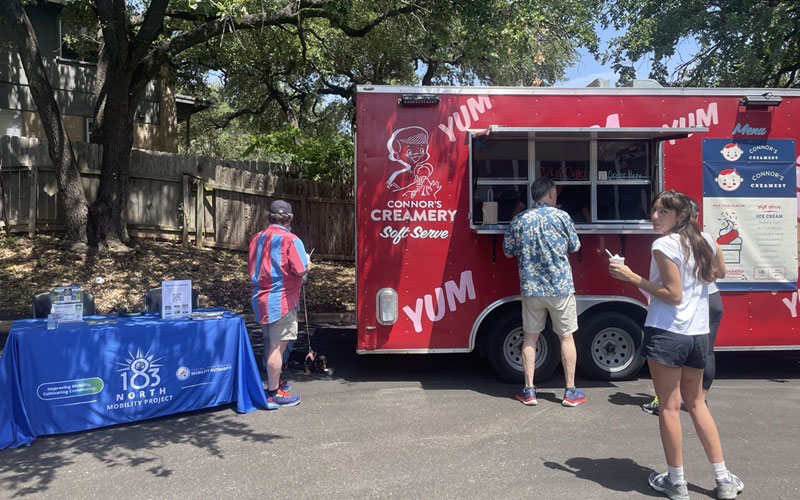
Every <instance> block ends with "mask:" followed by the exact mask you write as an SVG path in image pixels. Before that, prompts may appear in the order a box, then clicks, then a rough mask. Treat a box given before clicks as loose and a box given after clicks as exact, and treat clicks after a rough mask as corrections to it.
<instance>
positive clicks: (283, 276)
mask: <svg viewBox="0 0 800 500" xmlns="http://www.w3.org/2000/svg"><path fill="white" fill-rule="evenodd" d="M248 264H249V266H248V267H249V270H250V280H251V281H252V282H253V294H252V297H251V303H252V306H253V313H255V317H256V321H257V322H259V323H261V324H269V323H274V322H276V321H278V320H279V319H281V318H282V317H283V316H285V315H286V314H287V313H288V312H289V311H291V310H293V309H296V308H297V306H298V305H299V303H300V287H301V286H302V285H303V274H305V273H306V272H307V271H308V255H307V254H306V248H305V246H303V242H302V241H301V240H300V238H298V237H297V236H296V235H294V234H292V232H291V231H289V230H288V229H287V228H285V227H283V226H281V225H279V224H270V225H269V227H267V228H266V229H265V230H263V231H261V232H260V233H258V234H257V235H255V236H254V237H253V239H252V240H250V258H249V261H248Z"/></svg>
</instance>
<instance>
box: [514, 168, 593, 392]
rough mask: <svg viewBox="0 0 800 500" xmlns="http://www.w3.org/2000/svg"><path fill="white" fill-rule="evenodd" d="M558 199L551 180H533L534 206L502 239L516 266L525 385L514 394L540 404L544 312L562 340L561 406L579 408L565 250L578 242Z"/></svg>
mask: <svg viewBox="0 0 800 500" xmlns="http://www.w3.org/2000/svg"><path fill="white" fill-rule="evenodd" d="M557 196H558V192H557V190H556V185H555V184H554V183H553V181H552V180H550V179H547V178H540V179H536V181H534V183H533V185H532V186H531V197H532V198H533V200H534V204H533V207H531V208H530V209H529V210H526V211H524V212H521V213H519V214H518V215H517V216H515V217H514V219H512V221H511V225H510V226H509V228H508V231H506V235H505V238H504V239H503V252H504V253H505V254H506V257H508V258H511V257H517V263H518V264H519V282H520V292H521V295H522V330H523V332H524V334H525V335H524V340H523V342H522V365H523V369H524V372H525V386H524V387H523V388H522V389H520V391H519V392H517V394H516V398H517V399H518V400H520V401H522V403H523V404H526V405H536V404H537V403H538V402H537V400H536V389H535V388H534V386H533V367H534V365H535V363H536V342H537V341H538V340H539V334H540V333H541V332H542V330H544V326H545V321H546V320H547V313H548V312H549V313H550V319H551V321H552V323H553V331H554V332H555V333H556V334H557V335H558V337H559V339H560V340H561V364H562V365H563V367H564V378H565V380H566V386H567V387H566V390H565V391H564V399H563V400H562V401H561V404H562V405H564V406H578V405H579V404H581V403H585V402H586V394H585V393H584V392H583V390H581V389H578V388H576V387H575V362H576V360H577V353H576V350H575V340H574V339H573V338H572V334H573V333H574V332H575V331H577V330H578V315H577V309H576V306H575V286H574V285H573V283H572V268H571V267H570V265H569V258H568V256H567V253H568V252H577V251H578V250H579V249H580V247H581V242H580V240H579V239H578V234H577V233H576V232H575V226H574V225H573V223H572V219H571V218H570V216H569V214H567V213H566V212H564V211H563V210H559V209H558V208H556V198H557Z"/></svg>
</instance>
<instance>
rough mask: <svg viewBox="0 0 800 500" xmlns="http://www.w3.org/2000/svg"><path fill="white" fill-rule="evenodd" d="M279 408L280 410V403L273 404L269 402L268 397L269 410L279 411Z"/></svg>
mask: <svg viewBox="0 0 800 500" xmlns="http://www.w3.org/2000/svg"><path fill="white" fill-rule="evenodd" d="M278 408H280V406H279V405H278V403H273V402H272V401H270V400H269V397H267V410H277V409H278Z"/></svg>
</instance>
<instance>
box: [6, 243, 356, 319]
mask: <svg viewBox="0 0 800 500" xmlns="http://www.w3.org/2000/svg"><path fill="white" fill-rule="evenodd" d="M60 244H61V240H59V239H58V238H56V237H53V236H47V235H40V236H37V237H36V238H34V239H29V238H27V237H0V320H10V319H18V318H25V317H31V299H32V298H33V296H34V294H36V293H38V292H43V291H48V290H50V289H52V288H53V287H54V286H56V285H60V284H71V283H82V284H83V287H84V289H86V290H89V291H90V292H92V294H94V297H95V305H96V307H97V313H98V314H107V313H110V312H112V311H116V310H118V309H119V308H120V307H125V308H126V309H127V310H129V311H138V310H139V309H141V308H142V307H143V305H144V294H145V292H146V291H147V290H149V289H150V288H154V287H157V286H161V281H162V280H173V279H191V280H192V287H193V288H195V289H196V290H198V291H199V293H200V306H201V307H211V306H220V307H226V308H228V309H230V310H232V311H234V312H236V313H239V314H250V313H252V310H251V308H250V302H249V300H250V299H249V296H250V279H249V276H248V273H247V254H246V253H244V252H236V251H228V250H219V249H209V248H206V249H197V248H195V247H189V248H184V247H183V246H181V245H180V244H175V243H168V242H157V241H150V240H134V242H133V245H132V251H131V252H128V253H125V254H120V253H112V252H101V253H95V254H89V255H82V254H78V253H73V252H70V251H68V250H65V249H63V248H61V246H60ZM306 299H307V305H308V311H309V312H310V313H344V312H352V311H354V310H355V270H354V265H353V263H352V262H333V261H318V260H314V261H313V265H312V268H311V271H310V272H309V277H308V283H307V285H306Z"/></svg>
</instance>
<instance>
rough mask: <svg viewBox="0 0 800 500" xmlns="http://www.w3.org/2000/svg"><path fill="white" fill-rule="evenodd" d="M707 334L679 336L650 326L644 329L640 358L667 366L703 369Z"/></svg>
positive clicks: (706, 353) (706, 352) (706, 351)
mask: <svg viewBox="0 0 800 500" xmlns="http://www.w3.org/2000/svg"><path fill="white" fill-rule="evenodd" d="M706 356H708V334H705V335H681V334H679V333H672V332H668V331H666V330H662V329H660V328H653V327H651V326H646V327H644V343H643V344H642V357H644V358H646V359H649V360H650V361H655V362H656V363H660V364H662V365H667V366H676V367H680V366H688V367H689V368H701V369H702V368H705V367H706Z"/></svg>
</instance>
